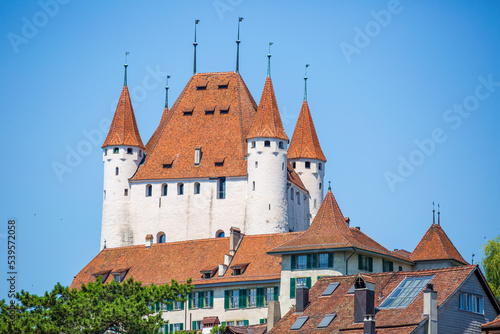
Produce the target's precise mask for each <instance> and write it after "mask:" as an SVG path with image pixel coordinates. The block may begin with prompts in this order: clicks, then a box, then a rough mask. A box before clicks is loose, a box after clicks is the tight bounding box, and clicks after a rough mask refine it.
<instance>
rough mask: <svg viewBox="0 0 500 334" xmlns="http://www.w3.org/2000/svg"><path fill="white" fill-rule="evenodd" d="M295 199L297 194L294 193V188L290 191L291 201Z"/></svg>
mask: <svg viewBox="0 0 500 334" xmlns="http://www.w3.org/2000/svg"><path fill="white" fill-rule="evenodd" d="M294 198H295V193H294V190H293V188H291V189H290V199H291V200H292V201H293V200H294Z"/></svg>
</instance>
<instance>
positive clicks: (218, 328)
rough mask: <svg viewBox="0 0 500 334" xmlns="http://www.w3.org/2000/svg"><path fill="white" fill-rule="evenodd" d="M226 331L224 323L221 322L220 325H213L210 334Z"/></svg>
mask: <svg viewBox="0 0 500 334" xmlns="http://www.w3.org/2000/svg"><path fill="white" fill-rule="evenodd" d="M225 332H226V324H222V325H220V326H217V325H215V326H214V327H213V328H212V330H211V331H210V334H224V333H225Z"/></svg>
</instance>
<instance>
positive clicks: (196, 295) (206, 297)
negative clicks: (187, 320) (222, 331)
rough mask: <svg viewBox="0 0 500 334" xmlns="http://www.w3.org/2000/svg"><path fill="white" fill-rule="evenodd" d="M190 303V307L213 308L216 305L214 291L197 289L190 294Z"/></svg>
mask: <svg viewBox="0 0 500 334" xmlns="http://www.w3.org/2000/svg"><path fill="white" fill-rule="evenodd" d="M188 305H189V308H190V309H196V308H211V307H213V305H214V292H213V290H209V291H196V292H191V293H189V294H188Z"/></svg>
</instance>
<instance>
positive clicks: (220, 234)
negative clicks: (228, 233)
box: [215, 230, 225, 238]
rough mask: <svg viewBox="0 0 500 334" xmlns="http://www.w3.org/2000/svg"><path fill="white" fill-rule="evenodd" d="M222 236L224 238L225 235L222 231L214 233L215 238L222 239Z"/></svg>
mask: <svg viewBox="0 0 500 334" xmlns="http://www.w3.org/2000/svg"><path fill="white" fill-rule="evenodd" d="M224 236H225V234H224V231H223V230H218V231H217V232H215V237H216V238H224Z"/></svg>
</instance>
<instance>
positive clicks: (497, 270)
mask: <svg viewBox="0 0 500 334" xmlns="http://www.w3.org/2000/svg"><path fill="white" fill-rule="evenodd" d="M482 266H483V269H484V275H485V277H486V280H487V281H488V283H489V285H490V288H491V290H492V291H493V293H494V294H495V296H496V298H497V300H498V302H499V303H500V235H499V236H498V237H496V238H495V239H492V240H489V241H488V242H487V243H486V244H484V245H483V259H482Z"/></svg>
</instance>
